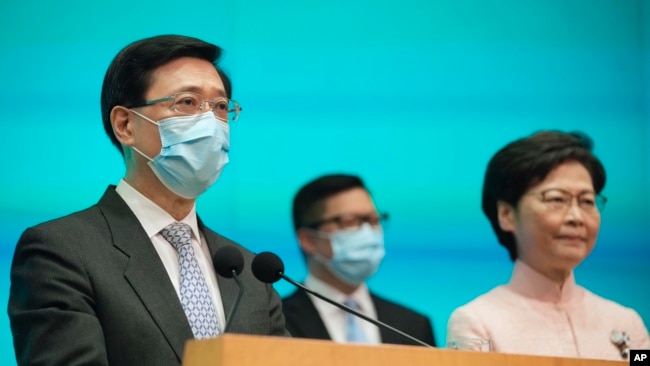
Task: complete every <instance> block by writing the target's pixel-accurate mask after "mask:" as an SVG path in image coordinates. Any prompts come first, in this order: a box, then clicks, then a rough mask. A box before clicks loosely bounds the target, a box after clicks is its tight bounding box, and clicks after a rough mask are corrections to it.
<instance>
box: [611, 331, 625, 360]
mask: <svg viewBox="0 0 650 366" xmlns="http://www.w3.org/2000/svg"><path fill="white" fill-rule="evenodd" d="M609 340H610V341H612V343H614V345H615V346H616V347H617V348H618V350H619V352H621V357H623V358H624V359H627V356H628V355H629V354H630V337H629V336H628V335H627V334H626V333H625V332H620V331H618V330H612V333H611V334H610V335H609Z"/></svg>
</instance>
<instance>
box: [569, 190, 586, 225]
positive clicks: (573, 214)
mask: <svg viewBox="0 0 650 366" xmlns="http://www.w3.org/2000/svg"><path fill="white" fill-rule="evenodd" d="M584 214H585V213H584V212H583V211H582V209H581V208H580V204H579V203H578V199H577V197H573V199H571V201H569V204H568V207H567V212H566V215H565V217H566V219H567V221H568V222H572V223H576V224H582V223H583V220H584Z"/></svg>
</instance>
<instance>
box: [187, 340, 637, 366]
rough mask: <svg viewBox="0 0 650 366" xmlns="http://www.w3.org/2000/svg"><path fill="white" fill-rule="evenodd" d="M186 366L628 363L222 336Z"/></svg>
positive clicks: (190, 347)
mask: <svg viewBox="0 0 650 366" xmlns="http://www.w3.org/2000/svg"><path fill="white" fill-rule="evenodd" d="M183 365H184V366H242V365H246V366H249V365H254V366H258V365H259V366H325V365H327V366H330V365H336V366H348V365H349V366H352V365H355V366H356V365H376V366H396V365H400V366H401V365H409V366H419V365H422V366H424V365H426V366H434V365H440V366H461V365H462V366H464V365H472V366H473V365H477V366H622V365H628V362H618V361H600V360H590V359H584V358H559V357H541V356H526V355H512V354H505V353H494V352H472V351H454V350H448V349H441V348H425V347H419V346H399V345H389V344H382V345H353V344H338V343H334V342H331V341H323V340H312V339H298V338H283V337H266V336H250V335H243V334H226V335H223V336H221V337H218V338H214V339H210V340H203V341H189V342H187V344H186V346H185V354H184V357H183Z"/></svg>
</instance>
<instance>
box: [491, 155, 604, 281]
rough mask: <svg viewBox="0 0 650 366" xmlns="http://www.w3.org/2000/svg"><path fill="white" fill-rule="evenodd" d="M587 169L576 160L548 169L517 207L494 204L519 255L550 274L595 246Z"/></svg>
mask: <svg viewBox="0 0 650 366" xmlns="http://www.w3.org/2000/svg"><path fill="white" fill-rule="evenodd" d="M595 196H596V193H595V192H594V187H593V183H592V180H591V175H590V174H589V172H588V171H587V169H586V168H585V167H584V166H583V165H582V164H580V163H578V162H575V161H570V162H565V163H563V164H561V165H558V166H557V167H556V168H555V169H553V170H552V171H551V172H550V173H549V174H548V175H547V176H546V179H544V180H543V181H542V182H540V183H539V184H537V185H535V186H534V187H532V188H530V189H529V190H528V191H527V192H526V193H525V194H524V195H523V196H522V198H521V199H520V200H519V203H518V205H517V207H516V208H513V207H512V206H510V205H509V204H507V203H504V202H500V203H499V204H498V212H499V224H500V225H501V228H502V229H503V230H504V231H508V232H512V233H513V234H514V236H515V241H516V245H517V257H518V259H519V260H521V261H523V262H524V263H526V264H528V265H529V266H531V267H533V268H534V269H536V270H537V271H539V272H541V273H543V274H545V275H547V276H548V277H550V278H555V277H556V276H557V275H559V276H561V277H562V276H564V277H565V276H566V274H567V273H568V272H570V271H571V270H573V268H575V267H576V266H577V265H578V264H580V262H582V260H583V259H585V258H586V257H587V255H589V253H590V252H591V250H592V249H593V248H594V244H595V243H596V238H597V236H598V230H599V229H600V212H599V211H598V208H597V207H596V206H595Z"/></svg>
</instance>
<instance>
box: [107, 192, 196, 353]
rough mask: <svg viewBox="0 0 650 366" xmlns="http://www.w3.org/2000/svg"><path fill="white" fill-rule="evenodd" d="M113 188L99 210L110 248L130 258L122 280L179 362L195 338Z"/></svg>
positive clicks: (138, 227) (143, 237) (143, 234)
mask: <svg viewBox="0 0 650 366" xmlns="http://www.w3.org/2000/svg"><path fill="white" fill-rule="evenodd" d="M114 188H115V187H114V186H111V187H109V188H108V189H107V190H106V192H105V193H104V196H103V197H102V198H101V200H100V201H99V204H98V206H99V208H100V209H101V210H102V212H103V214H104V217H105V218H106V221H107V223H108V226H109V228H110V231H111V233H112V235H113V245H114V246H115V247H116V248H118V249H119V250H120V251H122V252H123V253H124V254H126V255H127V256H128V257H129V262H128V265H127V267H126V270H125V271H124V277H125V278H126V280H127V281H128V283H129V284H130V285H131V287H132V288H133V290H134V291H135V293H136V294H137V296H138V297H139V298H140V300H141V301H142V304H143V305H144V306H145V307H146V308H147V310H148V311H149V314H150V315H151V317H152V318H153V319H154V321H155V322H156V324H157V325H158V327H159V328H160V331H161V332H162V333H163V335H164V336H165V338H166V339H167V341H168V342H169V344H170V346H171V347H172V348H173V350H174V352H175V353H176V355H177V356H178V359H179V360H181V358H182V355H183V349H184V347H185V342H186V341H187V340H188V339H193V338H194V336H193V334H192V329H191V328H190V325H189V323H188V321H187V318H186V316H185V313H184V311H183V307H182V306H181V303H180V300H178V296H177V295H176V290H175V289H174V286H173V285H172V283H171V281H170V280H169V275H168V274H167V271H166V270H165V267H164V266H163V264H162V261H161V260H160V257H159V256H158V253H157V252H156V250H155V249H154V247H153V244H152V243H151V240H150V239H149V237H148V236H147V234H146V232H145V231H144V229H143V228H142V226H141V225H140V223H139V221H138V219H137V218H136V217H135V215H134V214H133V212H131V210H130V209H129V207H128V205H127V204H126V203H125V202H124V201H123V200H122V198H121V197H120V196H119V195H118V194H117V193H116V192H115V189H114Z"/></svg>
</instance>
